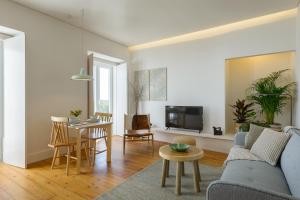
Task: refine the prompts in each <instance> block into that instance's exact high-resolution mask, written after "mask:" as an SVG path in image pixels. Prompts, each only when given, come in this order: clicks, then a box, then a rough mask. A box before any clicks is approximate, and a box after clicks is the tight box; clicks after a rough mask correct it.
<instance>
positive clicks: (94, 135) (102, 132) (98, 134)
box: [83, 112, 112, 166]
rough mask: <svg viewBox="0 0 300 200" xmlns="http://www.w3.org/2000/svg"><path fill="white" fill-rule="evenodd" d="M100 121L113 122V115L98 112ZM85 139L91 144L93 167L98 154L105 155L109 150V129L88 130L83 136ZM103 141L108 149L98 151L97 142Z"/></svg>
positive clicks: (96, 114)
mask: <svg viewBox="0 0 300 200" xmlns="http://www.w3.org/2000/svg"><path fill="white" fill-rule="evenodd" d="M95 116H97V117H98V118H99V119H100V121H104V122H111V121H112V114H111V113H101V112H96V113H95ZM83 138H85V139H87V140H88V142H89V152H90V153H91V154H92V160H91V163H92V166H94V165H95V159H96V154H99V153H103V152H105V151H106V150H107V128H91V129H88V131H87V133H86V134H85V135H83ZM101 139H104V141H105V145H106V148H105V149H104V150H97V142H98V141H99V140H101Z"/></svg>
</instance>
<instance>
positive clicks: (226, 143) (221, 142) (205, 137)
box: [152, 128, 234, 153]
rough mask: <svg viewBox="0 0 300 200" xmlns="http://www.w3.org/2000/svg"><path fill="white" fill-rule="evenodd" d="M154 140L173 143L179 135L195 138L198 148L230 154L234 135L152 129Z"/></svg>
mask: <svg viewBox="0 0 300 200" xmlns="http://www.w3.org/2000/svg"><path fill="white" fill-rule="evenodd" d="M152 130H153V131H154V134H155V135H154V139H155V140H158V141H162V142H169V143H172V141H173V140H174V137H176V136H179V135H187V136H193V137H195V139H196V142H197V146H199V147H201V148H203V149H206V150H210V151H216V152H222V153H229V150H230V148H231V147H232V146H233V140H234V134H225V135H213V134H212V133H199V132H194V131H186V130H177V129H163V128H152Z"/></svg>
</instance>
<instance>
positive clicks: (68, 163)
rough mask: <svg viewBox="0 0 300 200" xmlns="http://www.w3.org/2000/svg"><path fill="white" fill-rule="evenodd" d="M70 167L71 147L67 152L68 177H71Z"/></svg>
mask: <svg viewBox="0 0 300 200" xmlns="http://www.w3.org/2000/svg"><path fill="white" fill-rule="evenodd" d="M69 165H70V146H68V152H67V169H66V172H67V176H69Z"/></svg>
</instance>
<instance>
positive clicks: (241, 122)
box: [230, 99, 256, 131]
mask: <svg viewBox="0 0 300 200" xmlns="http://www.w3.org/2000/svg"><path fill="white" fill-rule="evenodd" d="M230 106H231V107H232V108H233V109H234V111H233V114H234V116H235V119H234V121H235V123H236V129H237V130H239V129H240V127H243V131H248V130H245V129H247V127H248V126H249V125H248V124H249V123H250V122H251V121H252V120H253V119H254V118H255V116H256V113H255V111H254V109H253V108H252V107H253V106H254V103H252V102H251V103H246V100H245V99H243V100H240V99H238V100H237V101H236V102H235V104H234V105H230Z"/></svg>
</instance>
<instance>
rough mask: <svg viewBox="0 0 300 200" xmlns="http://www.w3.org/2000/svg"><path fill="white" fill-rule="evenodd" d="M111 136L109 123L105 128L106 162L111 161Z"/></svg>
mask: <svg viewBox="0 0 300 200" xmlns="http://www.w3.org/2000/svg"><path fill="white" fill-rule="evenodd" d="M111 136H112V124H109V125H108V128H107V151H106V161H107V162H111Z"/></svg>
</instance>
